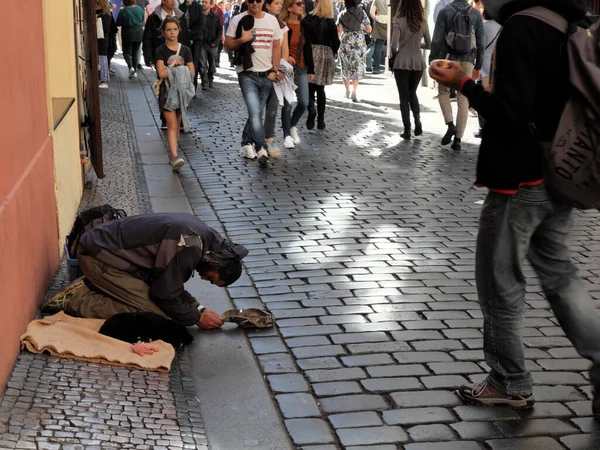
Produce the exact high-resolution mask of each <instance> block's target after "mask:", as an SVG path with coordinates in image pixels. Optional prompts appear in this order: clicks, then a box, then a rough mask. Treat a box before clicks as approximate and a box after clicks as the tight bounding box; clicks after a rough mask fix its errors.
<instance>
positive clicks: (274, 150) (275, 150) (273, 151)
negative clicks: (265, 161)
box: [267, 141, 281, 156]
mask: <svg viewBox="0 0 600 450" xmlns="http://www.w3.org/2000/svg"><path fill="white" fill-rule="evenodd" d="M267 152H268V153H269V156H279V155H281V150H279V147H278V146H277V144H276V143H275V141H271V142H267Z"/></svg>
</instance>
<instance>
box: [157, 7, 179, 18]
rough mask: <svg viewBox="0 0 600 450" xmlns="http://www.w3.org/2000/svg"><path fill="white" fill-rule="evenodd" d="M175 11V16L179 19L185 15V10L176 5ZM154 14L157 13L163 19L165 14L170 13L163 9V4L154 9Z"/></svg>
mask: <svg viewBox="0 0 600 450" xmlns="http://www.w3.org/2000/svg"><path fill="white" fill-rule="evenodd" d="M173 12H174V13H175V17H177V18H178V19H181V17H182V16H183V12H182V11H181V10H180V9H179V8H177V7H175V9H174V10H173ZM154 14H156V15H157V16H158V17H160V18H161V19H162V17H163V16H168V15H169V14H167V12H166V11H164V10H163V7H162V5H158V6H157V7H156V9H155V10H154Z"/></svg>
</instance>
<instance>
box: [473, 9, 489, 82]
mask: <svg viewBox="0 0 600 450" xmlns="http://www.w3.org/2000/svg"><path fill="white" fill-rule="evenodd" d="M477 15H478V16H479V17H478V19H477V23H476V24H475V41H476V42H477V59H476V60H475V70H481V67H482V66H483V55H484V53H485V46H486V45H487V43H486V41H485V32H484V29H483V19H482V17H481V15H480V14H479V13H477Z"/></svg>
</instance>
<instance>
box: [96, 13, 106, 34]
mask: <svg viewBox="0 0 600 450" xmlns="http://www.w3.org/2000/svg"><path fill="white" fill-rule="evenodd" d="M96 37H97V38H98V39H104V25H103V24H102V17H98V18H97V19H96Z"/></svg>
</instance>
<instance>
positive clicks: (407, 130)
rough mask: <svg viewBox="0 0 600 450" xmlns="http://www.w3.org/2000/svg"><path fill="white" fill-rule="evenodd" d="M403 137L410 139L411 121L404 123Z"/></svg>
mask: <svg viewBox="0 0 600 450" xmlns="http://www.w3.org/2000/svg"><path fill="white" fill-rule="evenodd" d="M400 137H401V138H402V139H405V140H407V141H410V123H409V124H404V132H403V133H402V134H401V135H400Z"/></svg>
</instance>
